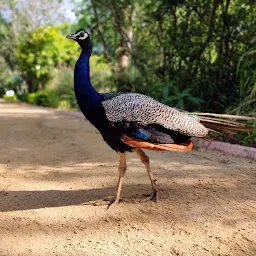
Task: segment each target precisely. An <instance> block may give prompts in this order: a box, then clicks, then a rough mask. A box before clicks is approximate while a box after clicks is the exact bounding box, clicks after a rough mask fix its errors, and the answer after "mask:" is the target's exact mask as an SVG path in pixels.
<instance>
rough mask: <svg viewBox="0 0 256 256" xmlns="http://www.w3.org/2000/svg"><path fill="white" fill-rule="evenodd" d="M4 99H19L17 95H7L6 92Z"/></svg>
mask: <svg viewBox="0 0 256 256" xmlns="http://www.w3.org/2000/svg"><path fill="white" fill-rule="evenodd" d="M4 99H5V100H8V101H16V100H17V96H16V95H13V96H7V95H6V94H5V95H4Z"/></svg>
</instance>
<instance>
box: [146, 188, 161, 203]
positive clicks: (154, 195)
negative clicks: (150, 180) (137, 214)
mask: <svg viewBox="0 0 256 256" xmlns="http://www.w3.org/2000/svg"><path fill="white" fill-rule="evenodd" d="M143 196H146V198H144V199H142V202H147V201H149V200H152V201H154V202H156V203H157V201H158V191H157V190H153V192H152V193H151V194H148V195H143Z"/></svg>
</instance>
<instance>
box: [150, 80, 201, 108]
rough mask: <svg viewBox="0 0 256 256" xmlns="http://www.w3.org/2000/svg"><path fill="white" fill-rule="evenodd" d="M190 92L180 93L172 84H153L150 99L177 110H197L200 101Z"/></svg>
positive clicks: (187, 90) (188, 89) (183, 91)
mask: <svg viewBox="0 0 256 256" xmlns="http://www.w3.org/2000/svg"><path fill="white" fill-rule="evenodd" d="M191 91H192V89H191V88H187V89H184V90H182V91H180V90H179V89H178V87H177V86H175V85H174V84H173V83H154V84H153V86H152V88H151V94H152V97H154V98H157V99H159V100H160V101H161V102H162V103H164V104H166V105H169V106H172V107H176V108H178V109H188V108H198V107H199V105H200V104H201V103H202V100H201V99H199V98H196V97H194V96H193V95H192V94H191Z"/></svg>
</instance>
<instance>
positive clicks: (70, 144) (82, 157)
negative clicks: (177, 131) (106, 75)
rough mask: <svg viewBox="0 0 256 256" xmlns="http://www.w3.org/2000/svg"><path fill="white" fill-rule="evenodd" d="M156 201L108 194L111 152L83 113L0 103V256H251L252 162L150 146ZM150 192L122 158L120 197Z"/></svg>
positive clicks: (134, 162)
mask: <svg viewBox="0 0 256 256" xmlns="http://www.w3.org/2000/svg"><path fill="white" fill-rule="evenodd" d="M148 155H149V156H150V159H151V164H152V170H153V172H154V174H155V177H156V178H157V184H158V187H159V189H160V201H159V202H158V203H154V202H147V203H140V204H133V203H125V202H124V203H120V204H119V205H117V206H116V207H114V208H113V209H111V210H110V211H107V210H106V206H92V205H86V202H88V201H90V200H96V199H99V198H104V197H106V196H111V195H113V193H114V191H115V185H116V181H117V155H116V153H115V152H114V151H112V150H111V149H109V148H108V146H107V145H106V144H105V143H104V142H103V140H102V139H101V136H100V135H99V133H98V132H97V131H96V130H95V129H94V128H93V127H92V126H91V125H90V124H89V123H88V122H87V121H85V120H83V119H79V118H75V117H71V116H64V115H62V114H59V113H57V112H55V111H47V110H45V109H40V108H37V107H30V106H28V105H25V104H13V103H6V102H3V101H0V255H1V256H3V255H6V256H12V255H61V256H62V255H111V256H112V255H113V256H114V255H196V256H197V255H206V256H207V255H256V242H255V241H256V201H255V195H256V167H255V166H256V165H255V161H253V160H250V159H246V158H238V157H232V156H229V155H224V154H223V153H220V152H217V151H210V150H208V151H205V150H201V149H200V150H194V151H192V152H190V153H178V152H173V153H172V152H148ZM150 191H151V188H150V184H149V180H148V178H147V175H146V171H145V169H144V166H143V165H142V164H141V163H140V161H139V160H138V159H137V158H136V155H135V154H133V153H130V154H129V155H128V171H127V176H126V179H125V182H124V187H123V191H122V196H123V197H124V198H142V194H143V193H149V192H150Z"/></svg>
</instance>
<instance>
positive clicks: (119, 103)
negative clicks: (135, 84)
mask: <svg viewBox="0 0 256 256" xmlns="http://www.w3.org/2000/svg"><path fill="white" fill-rule="evenodd" d="M109 96H110V95H109ZM111 96H113V97H108V98H107V97H106V98H105V100H104V101H103V102H102V105H103V107H104V109H105V112H106V116H107V118H108V120H109V121H110V122H111V123H117V122H135V123H137V124H140V125H143V126H147V125H151V124H158V125H161V126H163V127H164V128H166V129H169V130H173V131H178V132H180V133H181V134H184V135H188V136H196V137H205V136H206V135H207V134H208V129H207V128H205V127H204V126H203V125H202V124H200V123H199V121H198V119H197V118H194V117H190V116H189V115H187V114H186V113H183V112H180V111H178V110H177V109H175V108H171V107H168V106H166V105H164V104H162V103H160V102H158V101H156V100H154V99H152V98H151V97H148V96H145V95H142V94H138V93H120V94H119V95H117V94H115V95H111Z"/></svg>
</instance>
